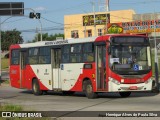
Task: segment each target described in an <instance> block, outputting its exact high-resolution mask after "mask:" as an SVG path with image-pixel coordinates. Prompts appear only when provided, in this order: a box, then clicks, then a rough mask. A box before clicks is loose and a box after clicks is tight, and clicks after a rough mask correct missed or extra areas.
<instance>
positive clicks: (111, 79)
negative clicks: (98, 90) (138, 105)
mask: <svg viewBox="0 0 160 120" xmlns="http://www.w3.org/2000/svg"><path fill="white" fill-rule="evenodd" d="M108 79H109V81H111V82H113V83H115V84H117V85H120V82H119V81H117V80H116V79H114V78H111V77H109V78H108Z"/></svg>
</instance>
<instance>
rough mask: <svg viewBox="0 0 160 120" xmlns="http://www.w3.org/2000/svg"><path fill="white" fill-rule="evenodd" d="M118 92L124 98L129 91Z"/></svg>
mask: <svg viewBox="0 0 160 120" xmlns="http://www.w3.org/2000/svg"><path fill="white" fill-rule="evenodd" d="M119 94H120V96H121V97H123V98H124V97H129V96H130V94H131V92H119Z"/></svg>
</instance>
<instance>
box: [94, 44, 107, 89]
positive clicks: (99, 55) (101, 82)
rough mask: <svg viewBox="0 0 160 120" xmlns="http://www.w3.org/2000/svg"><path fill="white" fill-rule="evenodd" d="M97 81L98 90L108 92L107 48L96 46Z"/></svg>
mask: <svg viewBox="0 0 160 120" xmlns="http://www.w3.org/2000/svg"><path fill="white" fill-rule="evenodd" d="M96 68H97V69H96V75H97V76H96V79H97V90H98V91H106V90H107V82H106V46H105V45H99V46H96Z"/></svg>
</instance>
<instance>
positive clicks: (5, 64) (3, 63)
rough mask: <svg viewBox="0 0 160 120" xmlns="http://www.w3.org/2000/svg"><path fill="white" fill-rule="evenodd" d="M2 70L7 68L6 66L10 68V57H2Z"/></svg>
mask: <svg viewBox="0 0 160 120" xmlns="http://www.w3.org/2000/svg"><path fill="white" fill-rule="evenodd" d="M1 60H2V64H1V65H2V70H3V69H6V68H9V59H8V58H2V59H1Z"/></svg>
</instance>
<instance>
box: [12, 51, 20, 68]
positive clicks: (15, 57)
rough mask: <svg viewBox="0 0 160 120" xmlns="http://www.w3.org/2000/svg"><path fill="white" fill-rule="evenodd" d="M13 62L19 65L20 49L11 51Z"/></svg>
mask: <svg viewBox="0 0 160 120" xmlns="http://www.w3.org/2000/svg"><path fill="white" fill-rule="evenodd" d="M11 64H12V65H18V64H19V50H12V52H11Z"/></svg>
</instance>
